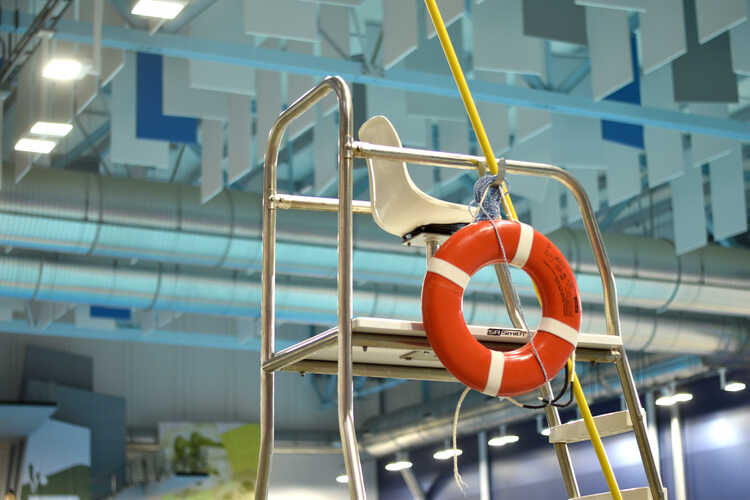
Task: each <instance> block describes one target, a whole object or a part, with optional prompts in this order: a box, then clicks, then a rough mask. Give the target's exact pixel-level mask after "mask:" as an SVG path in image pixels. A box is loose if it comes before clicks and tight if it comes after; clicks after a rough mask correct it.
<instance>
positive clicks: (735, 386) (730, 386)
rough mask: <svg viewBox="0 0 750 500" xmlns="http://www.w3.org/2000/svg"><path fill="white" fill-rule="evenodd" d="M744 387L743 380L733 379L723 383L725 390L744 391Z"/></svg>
mask: <svg viewBox="0 0 750 500" xmlns="http://www.w3.org/2000/svg"><path fill="white" fill-rule="evenodd" d="M745 387H746V385H745V383H744V382H739V381H737V380H733V381H731V382H727V383H726V384H724V390H725V391H727V392H739V391H744V390H745Z"/></svg>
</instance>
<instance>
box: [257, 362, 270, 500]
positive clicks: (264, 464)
mask: <svg viewBox="0 0 750 500" xmlns="http://www.w3.org/2000/svg"><path fill="white" fill-rule="evenodd" d="M273 390H274V374H273V373H267V372H265V371H263V369H262V368H261V370H260V450H259V452H258V474H257V476H256V480H255V500H266V497H267V496H268V481H269V479H270V475H271V454H272V453H273V438H274V436H273V433H274V422H273V399H274V394H273Z"/></svg>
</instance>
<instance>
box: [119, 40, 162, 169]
mask: <svg viewBox="0 0 750 500" xmlns="http://www.w3.org/2000/svg"><path fill="white" fill-rule="evenodd" d="M135 59H136V55H135V54H134V53H133V52H128V53H126V55H125V65H124V66H123V68H122V71H120V72H119V73H118V74H117V76H115V78H114V80H112V98H111V100H110V108H111V109H110V114H111V116H112V122H111V127H112V128H111V133H110V149H109V155H110V160H111V161H113V162H115V163H125V164H129V165H139V166H144V167H157V168H168V167H169V143H168V142H164V141H155V140H148V139H138V138H136V136H135V124H136V104H135V101H136V63H135Z"/></svg>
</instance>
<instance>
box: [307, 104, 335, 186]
mask: <svg viewBox="0 0 750 500" xmlns="http://www.w3.org/2000/svg"><path fill="white" fill-rule="evenodd" d="M313 141H314V142H313V146H314V148H315V166H314V169H315V175H314V179H313V188H314V191H315V193H316V194H318V193H320V192H321V190H322V189H323V188H324V187H326V186H327V185H328V184H329V182H331V181H332V180H334V179H335V178H336V172H337V171H338V168H337V158H338V138H337V129H336V124H335V123H334V120H333V116H324V117H322V118H321V119H320V120H319V121H318V122H317V123H316V124H315V127H314V128H313Z"/></svg>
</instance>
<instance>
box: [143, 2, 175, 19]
mask: <svg viewBox="0 0 750 500" xmlns="http://www.w3.org/2000/svg"><path fill="white" fill-rule="evenodd" d="M183 8H185V4H184V3H182V2H173V1H167V0H139V1H138V3H136V4H135V6H134V7H133V10H131V11H130V13H131V14H135V15H136V16H145V17H158V18H159V19H174V18H175V17H177V16H178V15H179V13H180V12H182V9H183Z"/></svg>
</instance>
